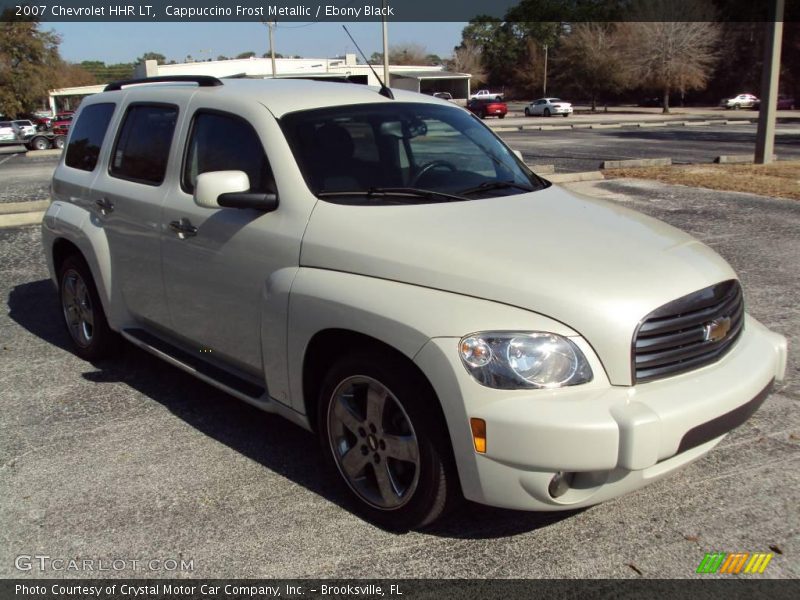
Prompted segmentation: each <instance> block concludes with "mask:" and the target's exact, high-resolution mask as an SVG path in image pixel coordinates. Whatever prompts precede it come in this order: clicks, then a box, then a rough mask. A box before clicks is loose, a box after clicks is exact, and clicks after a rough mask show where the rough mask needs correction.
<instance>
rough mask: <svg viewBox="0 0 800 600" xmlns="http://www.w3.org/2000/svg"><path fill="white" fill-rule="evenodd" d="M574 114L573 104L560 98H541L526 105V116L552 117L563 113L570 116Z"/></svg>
mask: <svg viewBox="0 0 800 600" xmlns="http://www.w3.org/2000/svg"><path fill="white" fill-rule="evenodd" d="M571 114H572V104H570V103H569V102H564V101H563V100H561V99H560V98H539V99H538V100H534V101H533V102H531V103H530V104H528V106H526V107H525V116H526V117H530V116H537V115H541V116H543V117H550V116H552V115H562V116H564V117H568V116H570V115H571Z"/></svg>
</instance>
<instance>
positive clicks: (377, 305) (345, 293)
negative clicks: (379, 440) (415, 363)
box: [271, 268, 577, 413]
mask: <svg viewBox="0 0 800 600" xmlns="http://www.w3.org/2000/svg"><path fill="white" fill-rule="evenodd" d="M327 329H345V330H350V331H354V332H357V333H361V334H363V335H367V336H370V337H372V338H375V339H377V340H380V341H381V342H383V343H385V344H387V345H389V346H391V347H392V348H394V349H396V350H397V351H399V352H401V353H402V354H403V355H405V356H406V357H408V358H409V360H413V359H414V357H415V356H416V355H417V353H418V352H419V351H420V350H421V349H422V347H423V346H424V345H425V344H426V343H427V342H428V341H429V340H430V339H432V338H436V337H455V338H460V337H462V336H464V335H466V334H469V333H473V332H475V331H486V330H517V331H519V330H525V331H550V332H553V333H557V334H559V335H564V336H575V335H577V334H576V333H575V332H574V331H573V330H572V329H570V328H569V327H567V326H566V325H564V324H562V323H559V322H557V321H554V320H552V319H549V318H547V317H544V316H542V315H538V314H536V313H533V312H530V311H526V310H523V309H520V308H515V307H511V306H506V305H504V304H500V303H497V302H491V301H488V300H481V299H477V298H473V297H470V296H463V295H460V294H454V293H451V292H445V291H441V290H436V289H431V288H426V287H420V286H415V285H409V284H406V283H399V282H396V281H390V280H386V279H378V278H374V277H367V276H363V275H356V274H352V273H343V272H340V271H329V270H325V269H313V268H300V269H298V271H297V273H296V276H295V277H294V281H293V283H292V287H291V294H290V299H289V311H288V328H287V331H288V339H287V353H286V355H287V375H288V392H289V397H290V402H291V405H292V407H293V408H294V409H295V410H297V411H298V412H301V413H305V403H304V399H303V382H302V381H303V360H304V356H305V353H306V349H307V348H308V345H309V342H310V341H311V339H312V338H313V337H314V335H315V334H317V333H319V332H320V331H324V330H327ZM271 389H272V391H273V393H274V392H275V391H276V390H275V388H274V387H273V388H271ZM440 401H442V402H445V401H446V399H444V398H440Z"/></svg>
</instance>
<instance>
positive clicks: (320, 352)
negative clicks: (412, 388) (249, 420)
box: [302, 328, 446, 431]
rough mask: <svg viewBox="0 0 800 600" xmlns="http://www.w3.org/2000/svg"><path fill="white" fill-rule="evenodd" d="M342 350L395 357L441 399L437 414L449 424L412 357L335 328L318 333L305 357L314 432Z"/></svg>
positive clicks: (307, 400) (305, 389)
mask: <svg viewBox="0 0 800 600" xmlns="http://www.w3.org/2000/svg"><path fill="white" fill-rule="evenodd" d="M342 348H345V349H346V350H345V352H346V353H357V352H370V353H374V354H376V355H379V354H383V355H388V356H392V357H393V358H395V359H396V360H400V361H402V362H403V363H404V364H405V365H406V366H408V368H409V369H411V370H412V371H413V372H414V373H415V374H416V375H417V376H418V377H419V381H420V383H421V384H423V385H425V386H427V387H428V388H429V389H430V392H431V394H433V396H434V397H436V399H437V403H436V404H437V405H436V410H437V412H438V414H439V416H440V417H441V422H442V423H443V424H446V420H445V417H444V412H443V410H442V406H441V401H440V400H439V398H438V396H437V395H436V392H435V390H434V389H433V386H432V385H431V383H430V381H429V380H428V378H427V377H426V376H425V373H423V372H422V370H421V369H420V368H419V367H418V366H417V365H416V364H415V363H414V361H413V360H412V358H411V357H409V356H407V355H406V354H405V353H403V352H401V351H400V350H398V349H397V348H395V347H394V346H392V345H391V344H389V343H387V342H385V341H382V340H379V339H377V338H375V337H372V336H370V335H366V334H364V333H360V332H358V331H353V330H351V329H340V328H331V329H324V330H321V331H318V332H317V333H316V334H314V336H313V337H312V338H311V339H310V340H309V343H308V346H307V347H306V351H305V354H304V356H303V374H302V381H303V403H304V405H305V409H306V416H307V417H308V420H309V424H310V425H311V428H312V429H313V430H315V431H316V430H317V426H318V424H317V405H318V403H319V393H320V390H321V387H322V380H323V379H324V376H325V373H326V371H327V370H328V369H329V368H330V367H331V366H332V365H333V364H334V363H335V362H336V360H338V359H340V358H341V357H342V356H343V352H342Z"/></svg>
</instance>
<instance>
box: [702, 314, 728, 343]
mask: <svg viewBox="0 0 800 600" xmlns="http://www.w3.org/2000/svg"><path fill="white" fill-rule="evenodd" d="M730 330H731V318H730V317H723V318H721V319H714V320H713V321H711V322H710V323H706V324H705V326H704V327H703V339H704V340H705V341H706V342H719V341H721V340H723V339H725V336H726V335H728V332H729V331H730Z"/></svg>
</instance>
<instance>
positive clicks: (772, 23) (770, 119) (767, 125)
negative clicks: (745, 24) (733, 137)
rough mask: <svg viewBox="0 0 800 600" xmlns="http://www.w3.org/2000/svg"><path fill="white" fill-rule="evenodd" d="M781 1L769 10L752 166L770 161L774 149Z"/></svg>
mask: <svg viewBox="0 0 800 600" xmlns="http://www.w3.org/2000/svg"><path fill="white" fill-rule="evenodd" d="M783 7H784V0H772V1H771V2H770V7H769V21H767V28H766V39H765V40H764V70H763V71H762V74H761V109H760V110H759V114H758V130H757V131H756V155H755V163H756V164H758V165H766V164H768V163H771V162H772V153H773V151H774V150H775V116H776V115H775V113H776V111H777V105H778V79H779V77H780V69H781V40H782V38H783Z"/></svg>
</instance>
